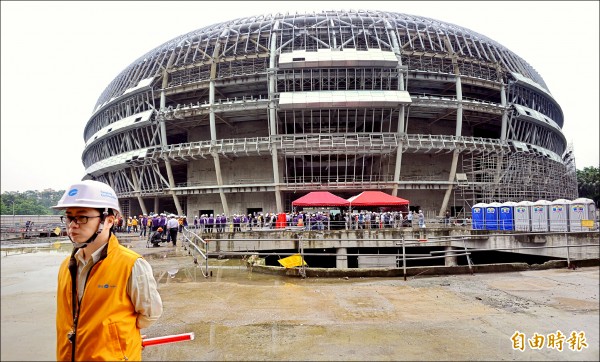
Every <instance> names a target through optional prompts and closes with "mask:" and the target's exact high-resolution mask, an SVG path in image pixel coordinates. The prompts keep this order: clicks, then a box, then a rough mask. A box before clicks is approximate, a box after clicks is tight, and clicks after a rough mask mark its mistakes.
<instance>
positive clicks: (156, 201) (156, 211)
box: [154, 196, 160, 214]
mask: <svg viewBox="0 0 600 362" xmlns="http://www.w3.org/2000/svg"><path fill="white" fill-rule="evenodd" d="M158 208H159V205H158V196H154V212H155V213H157V214H160V210H158Z"/></svg>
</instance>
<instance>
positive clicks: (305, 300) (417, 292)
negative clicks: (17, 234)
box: [0, 241, 600, 361]
mask: <svg viewBox="0 0 600 362" xmlns="http://www.w3.org/2000/svg"><path fill="white" fill-rule="evenodd" d="M130 245H131V246H132V248H133V249H134V250H137V251H139V252H140V253H142V254H146V258H147V259H148V260H149V261H150V263H151V264H152V266H153V269H154V273H155V276H156V278H157V280H158V283H159V291H160V293H161V296H162V298H163V303H164V314H163V316H162V317H161V319H160V320H159V321H158V322H157V323H156V324H155V325H153V326H151V327H150V328H147V329H145V330H142V332H143V333H145V334H146V335H147V336H148V337H156V336H163V335H170V334H178V333H185V332H194V333H195V336H196V339H195V340H193V341H188V342H181V343H173V344H167V345H159V346H151V347H148V348H146V349H145V350H144V352H143V358H144V359H145V360H182V361H183V360H187V361H189V360H196V361H204V360H323V361H325V360H327V361H331V360H344V361H348V360H356V361H359V360H360V361H363V360H578V361H579V360H590V361H597V360H598V359H599V358H600V354H599V346H598V345H599V322H598V320H599V319H598V310H599V298H598V294H599V291H598V285H599V268H598V267H591V268H579V269H576V270H569V269H550V270H531V271H525V272H515V273H501V274H475V275H454V276H442V277H424V276H417V277H412V278H409V279H408V280H407V281H404V280H403V279H402V278H398V279H395V278H348V279H345V278H336V279H322V278H307V279H299V278H290V277H280V276H272V275H263V274H258V273H256V272H250V271H248V270H247V269H246V268H245V266H244V265H243V263H242V262H241V261H240V260H219V261H217V260H214V261H213V260H211V261H210V263H209V264H210V265H211V270H212V272H213V275H212V277H209V278H205V277H204V276H203V275H202V272H201V269H200V268H198V267H197V266H196V265H194V264H193V263H192V260H191V257H190V256H188V255H187V252H186V251H185V250H183V248H182V247H181V246H178V247H177V248H173V247H161V248H150V249H146V248H145V242H143V243H142V242H141V241H140V242H137V241H135V242H132V243H131V244H130ZM69 249H70V247H69V245H63V246H62V247H58V246H57V247H56V248H50V249H44V248H38V249H37V250H35V252H26V253H24V251H23V250H21V249H12V250H3V251H2V256H1V267H2V269H1V271H2V273H1V274H2V280H1V301H2V309H1V312H2V319H1V321H2V323H1V325H2V326H1V338H2V343H1V345H0V346H1V356H0V357H1V360H2V361H7V360H21V361H25V360H54V358H55V357H54V356H55V354H54V351H55V349H54V343H55V338H56V336H55V331H54V316H55V308H56V306H55V288H56V272H57V269H58V264H59V262H60V260H62V259H63V258H64V257H66V255H67V253H68V250H69ZM27 251H32V250H31V249H29V250H27ZM558 331H560V332H561V333H562V334H563V335H565V338H564V344H563V348H562V350H561V349H559V348H558V347H556V348H553V347H550V346H549V345H548V336H550V337H554V336H556V335H557V332H558ZM573 332H574V334H575V338H571V334H572V333H573ZM515 333H521V334H520V335H519V336H522V338H523V339H522V340H520V339H517V341H523V342H524V344H525V345H524V348H523V350H519V349H515V347H518V346H519V345H518V344H515V343H513V340H511V337H512V336H513V335H514V334H515ZM536 336H538V337H540V336H544V344H543V345H541V346H538V348H533V347H531V345H530V344H529V342H528V341H529V340H531V341H533V340H534V339H535V338H534V337H536ZM569 340H570V341H572V342H573V343H574V344H573V345H571V344H570V343H569ZM24 342H26V343H27V344H26V345H24ZM32 346H34V347H32Z"/></svg>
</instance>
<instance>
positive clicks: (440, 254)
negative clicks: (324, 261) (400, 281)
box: [184, 228, 600, 280]
mask: <svg viewBox="0 0 600 362" xmlns="http://www.w3.org/2000/svg"><path fill="white" fill-rule="evenodd" d="M184 230H185V233H184V239H185V240H184V246H185V247H186V249H188V254H189V255H191V256H193V257H194V262H195V263H197V257H196V256H195V253H198V254H199V255H201V256H202V258H203V259H204V260H205V266H206V272H203V274H204V276H205V277H208V276H209V275H212V274H210V273H209V268H208V258H209V257H210V256H223V255H229V256H241V257H243V258H245V257H246V256H249V255H255V256H259V257H260V256H263V257H267V256H277V257H281V256H291V255H297V254H299V255H300V256H301V258H302V260H304V257H305V256H321V257H323V256H329V257H331V256H336V257H340V256H343V257H348V256H356V257H359V256H361V257H365V256H372V257H382V256H395V257H396V268H402V270H403V277H404V280H407V275H408V274H407V268H409V267H408V266H407V264H408V262H410V261H416V260H430V259H445V258H455V257H458V256H464V257H465V258H466V260H467V266H468V268H469V271H470V273H471V274H473V267H474V266H475V264H474V263H473V261H472V259H471V255H472V254H473V253H476V252H489V251H518V250H523V249H527V250H531V249H538V250H540V249H555V248H559V249H560V248H564V249H565V250H566V260H567V266H568V267H571V263H572V260H571V259H572V258H571V255H570V249H572V248H581V247H600V243H584V244H570V243H569V238H568V236H567V233H565V238H564V240H565V243H564V245H539V246H517V247H498V248H468V247H467V244H466V241H467V240H469V239H480V238H481V235H462V236H437V237H432V238H429V239H424V238H423V237H420V238H404V237H402V238H399V239H388V241H390V242H393V244H394V245H396V246H401V248H402V252H401V253H398V254H380V253H338V252H335V253H330V252H322V253H316V252H305V251H304V244H305V243H307V242H311V241H312V242H315V241H319V240H321V239H308V238H305V237H304V236H299V237H298V238H294V239H282V238H260V239H252V238H248V239H227V238H225V239H221V238H220V239H218V240H219V241H225V242H236V241H237V242H241V241H245V242H248V241H261V242H265V241H282V242H296V241H297V242H298V251H297V252H279V251H269V252H266V251H265V252H263V251H257V250H246V251H218V252H213V253H211V252H209V251H208V244H207V243H208V241H206V240H204V239H203V238H202V237H201V236H199V235H198V234H196V233H195V232H194V231H192V230H190V229H188V228H184ZM540 234H544V233H520V234H518V235H535V236H539V235H540ZM547 234H556V233H547ZM493 235H495V236H515V234H493ZM344 240H345V241H370V240H371V241H379V242H381V239H362V238H361V239H344ZM450 242H462V250H461V249H447V250H431V251H429V253H428V254H407V253H406V247H407V246H413V247H414V246H427V245H428V244H429V245H432V244H435V246H445V247H456V246H453V245H450ZM198 243H201V244H200V245H202V246H203V247H201V246H200V245H199V244H198ZM444 244H445V245H444ZM596 258H597V256H596ZM300 275H301V276H302V277H306V270H305V266H304V264H303V265H302V266H301V270H300Z"/></svg>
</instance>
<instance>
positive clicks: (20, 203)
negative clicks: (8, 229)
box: [0, 189, 64, 215]
mask: <svg viewBox="0 0 600 362" xmlns="http://www.w3.org/2000/svg"><path fill="white" fill-rule="evenodd" d="M63 193H64V190H62V191H54V190H52V189H46V190H44V191H31V190H29V191H25V192H22V193H21V192H18V191H7V192H3V193H2V195H1V196H0V214H2V215H13V214H14V215H58V214H60V211H59V210H54V209H51V208H50V207H51V206H53V205H56V203H57V202H58V200H60V198H61V197H62V195H63Z"/></svg>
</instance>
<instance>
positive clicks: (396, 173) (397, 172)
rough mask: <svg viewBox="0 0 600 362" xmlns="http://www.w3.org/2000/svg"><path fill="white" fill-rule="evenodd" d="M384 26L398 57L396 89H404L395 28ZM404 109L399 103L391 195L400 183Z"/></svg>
mask: <svg viewBox="0 0 600 362" xmlns="http://www.w3.org/2000/svg"><path fill="white" fill-rule="evenodd" d="M385 27H386V30H387V32H388V35H389V37H390V38H391V39H392V50H393V51H394V54H395V55H396V58H397V59H398V69H400V72H399V74H398V76H399V79H398V90H401V91H403V90H405V88H404V67H403V66H402V53H401V51H400V43H399V42H398V38H397V36H396V29H395V28H394V27H393V26H392V24H390V22H389V21H388V20H385ZM405 109H406V105H404V104H401V105H400V114H399V115H398V131H397V136H398V148H397V149H396V164H395V167H394V186H393V187H392V196H398V186H399V184H400V171H401V168H402V149H403V148H404V133H405V123H404V118H405Z"/></svg>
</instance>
